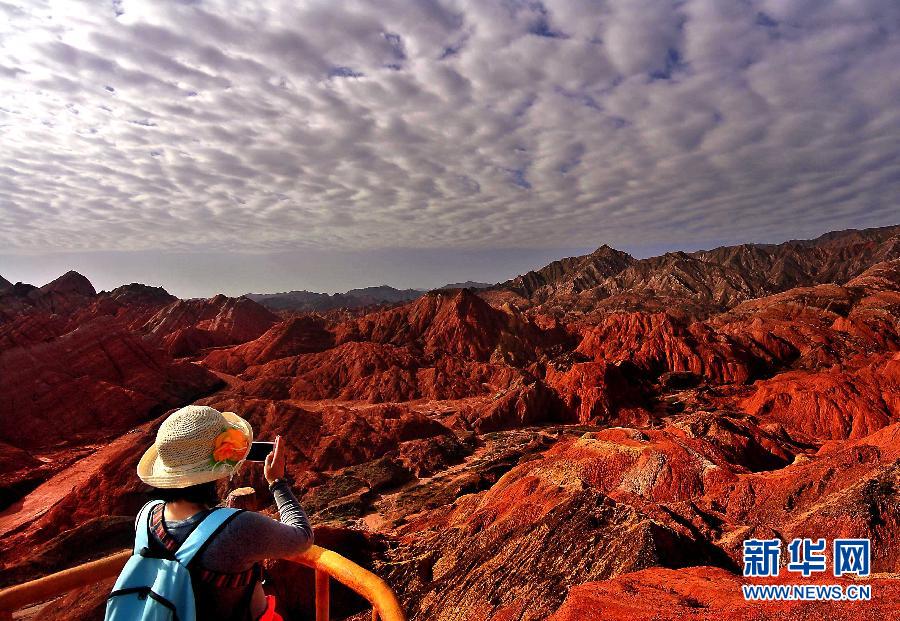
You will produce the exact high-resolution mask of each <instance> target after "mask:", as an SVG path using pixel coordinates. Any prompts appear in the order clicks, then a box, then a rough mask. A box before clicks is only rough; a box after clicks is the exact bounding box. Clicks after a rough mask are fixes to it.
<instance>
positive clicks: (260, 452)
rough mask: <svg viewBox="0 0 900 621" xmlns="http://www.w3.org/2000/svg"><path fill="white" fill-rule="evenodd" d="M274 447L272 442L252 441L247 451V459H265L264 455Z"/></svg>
mask: <svg viewBox="0 0 900 621" xmlns="http://www.w3.org/2000/svg"><path fill="white" fill-rule="evenodd" d="M274 449H275V443H274V442H253V443H252V444H251V445H250V452H249V453H247V461H266V456H267V455H268V454H269V453H271V452H272V451H273V450H274Z"/></svg>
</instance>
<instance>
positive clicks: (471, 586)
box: [0, 227, 900, 621]
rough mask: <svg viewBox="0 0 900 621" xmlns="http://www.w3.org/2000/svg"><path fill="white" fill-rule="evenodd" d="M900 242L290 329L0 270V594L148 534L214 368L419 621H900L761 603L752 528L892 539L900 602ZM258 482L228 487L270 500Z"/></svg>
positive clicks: (661, 264) (510, 290) (656, 261)
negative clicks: (178, 412)
mask: <svg viewBox="0 0 900 621" xmlns="http://www.w3.org/2000/svg"><path fill="white" fill-rule="evenodd" d="M897 232H898V229H897V228H896V227H894V228H890V229H879V230H870V231H860V232H841V233H839V234H833V235H826V236H823V237H821V238H819V239H818V240H813V241H810V242H788V243H786V244H780V245H778V246H759V245H745V246H737V247H731V248H719V249H715V250H710V251H703V252H697V253H689V254H688V253H671V254H669V255H665V256H663V257H657V258H653V259H642V260H635V259H632V258H631V257H628V256H627V255H624V253H618V252H616V251H613V250H611V249H609V248H601V249H598V251H597V252H595V253H593V254H592V255H589V256H588V257H576V258H573V259H566V260H562V261H560V262H558V263H555V264H552V265H551V266H548V267H547V268H545V269H544V270H539V271H537V272H534V273H530V274H527V275H525V276H523V277H520V278H518V279H514V281H512V282H511V283H506V284H505V285H503V286H500V287H495V288H494V289H492V290H489V291H483V292H480V293H479V294H478V295H475V294H473V293H472V292H471V291H438V292H434V293H431V294H428V295H426V296H423V297H422V298H421V299H418V300H415V301H413V302H410V303H408V304H404V305H402V306H398V307H395V308H392V309H389V310H384V309H382V310H379V311H375V312H366V311H363V310H354V311H352V312H350V311H346V310H336V311H333V312H331V313H329V314H328V315H327V316H325V317H314V316H310V315H304V316H296V317H294V318H291V319H287V320H285V319H281V318H278V317H276V316H274V315H272V314H271V313H269V312H268V311H265V309H260V307H258V305H255V304H254V303H252V302H250V301H249V300H242V299H238V300H234V299H229V298H225V297H224V296H218V297H216V298H213V299H211V300H189V301H177V300H173V299H172V298H171V297H170V296H168V294H166V293H165V292H164V291H162V290H159V289H153V288H146V287H142V286H139V285H129V286H126V287H122V288H119V289H116V290H114V291H112V292H109V293H106V292H101V293H100V294H95V293H94V292H93V288H92V287H91V288H89V284H88V285H85V281H83V279H81V278H80V277H78V276H76V275H67V276H66V277H64V278H62V279H59V280H58V281H56V282H55V283H51V285H52V286H50V285H48V286H47V287H44V288H42V289H36V288H33V287H28V286H25V285H21V284H20V285H16V286H13V287H12V288H10V287H3V286H2V283H0V440H2V442H0V494H2V496H0V501H2V502H3V504H7V505H9V506H8V507H7V508H6V510H4V511H3V512H2V513H0V563H2V564H4V565H5V566H6V569H5V573H4V574H3V576H0V580H6V581H7V582H14V581H16V580H21V579H25V578H27V577H33V576H35V575H40V574H43V573H47V572H49V571H52V570H54V569H57V568H59V567H60V566H62V565H65V564H71V563H76V562H81V561H82V560H84V559H85V558H86V556H87V555H89V554H92V553H102V552H103V551H106V550H107V549H110V548H112V547H118V546H123V545H125V544H126V543H127V540H128V538H129V537H130V526H131V520H132V518H133V513H134V511H136V509H137V507H138V506H139V505H140V503H141V501H142V500H143V499H144V497H143V494H144V491H145V490H144V488H143V487H142V486H140V485H139V483H138V482H137V479H136V478H135V477H134V466H135V462H136V460H137V458H138V457H139V455H140V453H141V451H142V450H143V448H144V447H145V446H146V445H147V444H149V442H150V441H151V439H152V435H153V431H154V430H155V425H156V424H158V422H159V420H160V419H159V418H157V419H156V420H154V421H153V422H152V423H146V421H148V420H149V419H151V418H153V417H157V416H161V415H162V414H164V412H165V409H166V408H173V407H176V406H180V405H184V404H185V403H187V402H189V401H191V400H192V399H195V398H198V397H200V396H201V394H200V393H203V391H204V390H206V391H208V390H210V388H211V387H212V384H211V382H213V381H215V379H214V376H213V375H212V374H211V373H210V372H208V371H207V369H212V370H213V371H214V372H215V374H216V375H218V376H219V377H221V378H222V379H223V380H224V381H225V383H224V384H221V390H218V391H217V392H214V393H212V394H209V393H203V394H204V395H205V396H203V397H202V398H201V399H200V402H201V403H205V404H209V405H213V406H214V407H217V408H219V409H221V410H230V411H235V412H238V413H240V414H241V415H242V416H245V417H247V418H248V419H249V420H250V421H251V423H252V424H253V426H254V429H255V431H256V436H257V438H260V439H269V438H272V437H274V436H275V435H282V436H283V438H284V439H285V442H286V444H287V447H288V449H289V466H288V471H289V472H290V473H291V474H292V475H293V476H294V478H295V479H296V481H297V484H296V491H297V492H298V495H300V497H302V499H303V503H304V506H306V507H307V509H308V510H309V511H310V514H311V515H312V517H313V521H314V524H315V526H316V527H317V529H322V532H326V531H325V525H326V524H327V525H328V526H329V527H339V528H338V530H334V531H331V532H335V533H338V532H339V533H342V534H341V535H340V537H337V538H336V539H334V540H333V544H334V545H337V546H340V545H344V544H346V543H347V542H348V541H350V540H351V539H352V538H355V539H352V540H353V541H354V542H355V543H354V546H355V547H354V548H353V549H354V550H356V551H357V552H359V557H358V560H359V561H360V562H363V563H365V564H368V565H370V566H371V567H372V568H373V569H374V570H375V571H376V572H377V573H379V574H380V575H382V576H384V577H385V578H386V579H387V580H388V582H389V583H390V585H391V586H392V587H393V588H394V589H395V590H396V591H397V593H398V594H399V596H400V598H401V600H402V602H403V603H404V606H405V607H406V609H407V612H408V613H409V614H410V618H411V620H415V619H429V620H437V621H442V620H445V621H450V620H453V621H463V620H464V621H511V620H513V619H516V620H518V621H531V620H537V619H547V618H553V619H557V620H559V621H562V620H563V619H582V618H600V617H602V618H612V619H616V618H622V619H624V618H631V617H632V616H641V617H648V618H673V619H676V618H700V619H704V618H705V619H713V618H716V619H718V618H722V617H727V616H729V615H731V616H735V617H736V618H746V619H751V618H757V617H755V616H754V615H755V614H757V613H758V616H759V617H760V618H766V616H767V615H768V617H769V618H782V617H787V616H790V617H791V618H801V619H802V618H810V619H811V618H813V617H814V616H815V617H821V618H831V617H834V618H849V615H850V613H852V612H854V611H863V610H865V611H867V612H868V611H870V612H871V614H872V618H890V614H891V613H892V612H893V610H894V609H893V608H891V605H892V604H893V600H890V599H884V600H878V601H876V602H875V603H874V604H872V605H871V606H870V607H868V608H853V609H851V608H850V607H848V606H842V605H831V604H828V605H826V604H821V605H820V604H810V603H804V604H800V603H797V604H778V605H775V604H772V605H769V604H765V605H762V604H761V605H758V606H757V605H753V606H750V605H745V604H744V603H743V598H742V597H741V595H740V590H739V588H740V585H741V584H742V582H743V580H742V579H741V578H738V577H737V574H739V573H740V563H741V543H742V541H743V540H744V539H746V538H749V537H754V536H762V537H779V538H781V539H782V540H784V541H787V540H789V539H791V538H793V537H813V538H818V537H827V538H829V539H833V538H834V537H835V536H850V537H869V538H871V539H872V541H873V546H874V547H873V551H874V557H873V564H874V565H873V566H874V569H875V571H877V572H881V574H882V575H881V576H880V577H878V578H874V579H873V581H872V582H873V584H874V585H875V586H876V598H877V597H878V595H877V594H879V593H884V594H886V596H887V597H893V596H895V595H897V594H900V591H898V587H897V581H896V579H894V578H891V577H889V574H896V573H898V572H900V553H898V552H897V550H900V508H898V505H897V502H896V491H897V490H898V489H900V466H898V464H900V416H898V413H900V353H898V350H900V259H898V258H897V256H898V252H900V238H898V236H897ZM488 302H490V303H488ZM648 309H652V310H653V311H654V312H647V311H648ZM613 311H615V312H613ZM160 346H164V347H165V348H167V349H168V351H169V352H171V353H174V354H176V355H179V356H180V355H185V356H196V357H197V359H198V361H202V362H198V363H189V362H187V361H173V360H172V358H171V353H165V352H162V351H160ZM132 427H138V430H137V431H136V432H135V433H126V434H124V435H122V432H124V431H126V430H128V429H130V428H132ZM98 429H99V430H102V433H101V432H99V431H98ZM116 436H118V438H116ZM35 438H38V439H39V442H38V443H36V444H29V443H30V442H37V441H36V440H35ZM110 440H111V441H110ZM51 444H53V445H54V446H49V445H51ZM56 444H60V445H62V444H64V446H55V445H56ZM100 444H102V446H101V445H100ZM32 446H34V447H37V448H29V447H32ZM23 447H25V448H29V450H22V449H23ZM261 470H262V469H261V467H260V466H259V465H258V464H247V465H246V466H245V467H244V469H243V470H242V471H241V472H240V473H239V474H238V476H236V477H235V479H234V480H233V481H232V482H231V483H232V485H234V486H249V487H253V488H255V489H256V490H257V492H256V493H255V494H254V498H255V500H254V502H255V503H256V502H258V503H259V506H260V507H262V508H263V510H271V509H272V507H271V506H270V505H269V504H268V503H270V497H269V495H268V492H267V491H266V489H265V483H264V481H263V479H262V472H261ZM226 485H227V484H226V483H224V482H223V484H222V490H223V491H224V490H225V487H226ZM254 506H255V505H254ZM98 513H99V514H100V516H99V517H98ZM348 533H349V534H348ZM92 537H93V538H92ZM72 541H80V542H82V543H83V544H84V545H83V546H81V547H79V546H71V545H69V544H70V543H71V542H72ZM360 551H362V552H360ZM11 566H15V567H11ZM272 571H273V575H274V576H275V577H274V580H273V584H275V585H276V588H283V585H288V584H293V583H292V582H291V581H292V580H295V579H304V580H305V579H307V578H308V576H305V575H304V574H302V572H300V573H297V571H296V570H295V569H293V568H291V567H285V566H284V565H283V564H277V565H273V567H272ZM304 576H305V577H304ZM791 578H794V576H793V575H791ZM660 581H665V582H666V584H667V585H668V586H667V587H666V588H662V587H660V586H659V582H660ZM829 581H831V579H829ZM277 585H282V586H277ZM105 588H107V587H106V586H105V585H104V586H103V588H93V589H88V590H86V591H84V592H83V593H82V596H83V597H82V598H81V599H79V598H78V597H76V596H69V599H67V600H66V601H67V602H69V601H71V602H80V603H79V604H78V606H76V607H75V608H72V609H67V610H66V612H70V611H76V612H77V614H79V615H82V613H83V615H82V616H83V617H85V616H87V615H90V614H93V613H92V611H93V612H94V613H95V612H96V611H97V610H99V607H100V606H102V599H103V596H104V595H105V593H104V589H105ZM279 593H281V594H282V595H283V596H284V601H285V602H289V604H290V608H289V609H290V610H291V611H294V612H297V613H298V614H301V613H303V611H308V609H309V602H308V600H306V599H303V598H298V597H296V596H294V595H292V594H290V593H288V592H286V591H285V592H284V593H282V592H281V591H279ZM341 601H342V604H343V605H344V606H345V608H344V609H342V614H343V613H344V612H346V613H347V614H353V613H356V612H360V611H362V609H363V605H362V603H360V602H357V601H355V600H351V599H349V598H348V599H346V600H341ZM597 607H599V611H600V612H597V610H598V608H597ZM592 615H594V616H592ZM598 615H599V616H598ZM859 616H860V618H865V616H864V615H863V613H862V612H860V614H859ZM51 618H52V617H51Z"/></svg>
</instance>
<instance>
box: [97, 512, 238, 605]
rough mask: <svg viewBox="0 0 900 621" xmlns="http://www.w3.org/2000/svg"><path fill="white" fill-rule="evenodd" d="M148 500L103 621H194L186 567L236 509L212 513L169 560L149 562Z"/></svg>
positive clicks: (188, 575)
mask: <svg viewBox="0 0 900 621" xmlns="http://www.w3.org/2000/svg"><path fill="white" fill-rule="evenodd" d="M162 502H163V501H162V500H154V501H151V502H149V503H147V504H146V505H144V508H143V509H141V512H140V514H139V517H138V528H137V532H136V534H135V538H134V554H132V556H131V558H130V559H128V562H127V563H125V567H124V569H122V573H120V574H119V578H118V580H116V584H115V586H114V587H113V590H112V593H110V594H109V597H108V599H107V601H106V616H105V617H104V619H105V621H196V616H197V613H196V610H195V605H194V589H193V586H192V585H191V574H190V573H189V571H188V563H190V562H191V559H193V558H194V557H195V556H196V555H197V553H198V552H200V550H202V549H203V548H204V547H205V544H206V542H207V541H208V540H209V539H210V538H211V537H212V536H213V535H215V534H216V533H217V532H218V531H219V529H220V528H221V527H222V526H224V525H225V524H226V522H228V520H229V519H230V518H231V517H232V516H233V515H234V514H236V513H240V510H238V509H226V508H219V509H216V510H214V511H212V512H211V513H210V514H209V515H207V516H206V518H204V519H203V521H202V522H200V524H199V525H197V527H196V528H195V529H194V530H193V532H191V534H190V535H189V536H188V538H187V539H186V540H185V541H184V543H183V544H181V547H180V548H178V550H177V551H176V552H175V555H174V556H175V558H174V559H172V558H171V557H159V556H154V555H153V553H152V551H151V549H150V540H149V534H148V532H147V529H148V522H149V517H150V512H151V511H152V510H153V508H154V507H156V506H157V505H159V504H160V503H162Z"/></svg>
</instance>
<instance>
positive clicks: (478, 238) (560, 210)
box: [0, 0, 900, 253]
mask: <svg viewBox="0 0 900 621" xmlns="http://www.w3.org/2000/svg"><path fill="white" fill-rule="evenodd" d="M898 67H900V3H898V2H897V1H896V0H840V1H827V0H679V1H675V2H672V1H669V2H667V1H664V0H617V1H613V0H606V1H596V2H595V1H589V0H566V1H562V0H560V1H554V2H550V1H547V2H533V1H527V2H526V1H517V0H503V1H491V0H472V1H454V0H446V1H444V0H407V1H404V2H400V1H394V0H377V1H375V0H373V1H372V2H361V1H341V2H334V1H331V0H328V1H320V2H297V1H294V0H290V1H284V2H281V1H266V2H262V1H253V2H237V1H235V0H193V1H192V0H181V1H177V2H176V1H162V0H153V1H145V2H137V1H132V0H114V1H106V2H103V1H101V0H87V1H83V2H78V1H66V2H64V1H45V2H40V1H35V2H28V3H17V2H11V1H10V0H0V135H2V142H0V243H2V245H3V246H4V247H5V248H6V250H7V251H14V252H22V253H27V252H32V251H36V250H37V251H47V250H66V251H81V250H93V249H102V250H129V249H145V250H146V249H156V250H159V249H172V250H189V249H195V248H198V247H202V248H205V249H213V250H219V251H220V250H226V249H238V250H243V251H261V252H265V251H269V250H274V249H281V248H284V247H292V248H313V249H314V248H326V247H327V248H330V249H341V248H346V249H350V248H362V249H366V248H369V249H377V248H385V247H408V248H415V247H418V248H423V247H437V246H441V247H460V248H491V247H553V246H567V247H574V246H579V245H583V246H592V245H596V244H598V243H600V242H601V241H608V242H610V243H613V244H618V245H620V246H626V247H627V246H628V245H634V244H637V243H644V244H654V243H656V244H670V245H677V244H679V243H690V242H691V241H698V240H746V239H772V238H784V237H786V236H787V235H788V234H797V235H800V234H804V233H808V234H811V233H817V232H820V231H822V230H825V229H828V228H840V227H845V226H847V227H849V226H864V225H878V224H887V223H890V222H893V221H896V220H897V217H896V216H897V205H896V201H895V197H896V196H897V195H898V189H900V188H898V186H900V165H898V164H900V104H898V102H900V75H898Z"/></svg>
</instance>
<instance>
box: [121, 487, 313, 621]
mask: <svg viewBox="0 0 900 621" xmlns="http://www.w3.org/2000/svg"><path fill="white" fill-rule="evenodd" d="M272 492H273V494H274V496H275V503H276V505H277V506H278V513H279V515H280V516H281V521H280V522H279V521H277V520H273V519H272V518H270V517H267V516H265V515H262V514H261V513H256V512H253V511H244V512H243V513H241V514H239V515H238V516H237V517H235V518H234V519H233V520H231V521H230V522H229V523H228V524H227V525H226V526H225V527H224V528H223V529H222V530H221V531H220V532H219V533H218V534H217V535H216V536H215V538H214V539H213V540H212V541H211V542H210V544H209V545H208V546H206V549H205V550H203V551H202V552H201V554H200V556H199V557H197V559H196V560H195V562H197V563H199V564H200V566H202V567H203V568H205V569H207V570H209V571H214V572H221V573H229V574H233V573H240V572H242V571H245V570H247V569H249V568H250V567H252V566H253V564H254V563H256V562H258V561H262V560H263V559H267V558H272V559H278V558H287V557H289V556H293V555H295V554H299V553H300V552H303V551H304V550H306V549H307V548H308V547H309V546H311V545H312V543H313V530H312V526H310V524H309V518H308V517H307V516H306V513H305V512H304V511H303V508H302V507H301V506H300V503H299V502H298V501H297V498H296V497H295V496H294V493H293V492H292V491H291V488H290V486H289V485H288V483H287V482H285V481H284V480H282V481H279V482H278V483H277V484H276V485H275V487H274V488H273V490H272ZM209 512H210V510H209V509H207V510H204V511H200V512H199V513H195V514H194V515H192V516H191V517H189V518H187V519H185V520H173V521H170V520H166V522H165V527H166V530H167V531H168V532H169V534H170V535H172V537H173V538H174V539H175V540H176V541H178V543H179V544H180V543H184V540H185V539H187V537H188V535H190V533H191V531H192V530H193V529H194V528H195V527H196V526H197V524H199V523H200V522H201V521H202V520H203V518H204V517H206V516H207V515H208V514H209ZM137 526H138V525H137V524H135V527H136V528H137ZM145 527H146V525H145ZM151 538H153V539H156V536H155V535H154V534H153V533H152V532H151ZM157 541H158V540H157ZM246 593H247V590H246V588H238V589H226V588H222V589H219V590H218V591H217V592H216V594H215V598H205V597H202V592H198V591H197V589H195V594H196V595H197V620H198V621H202V620H204V619H215V620H216V621H225V620H227V619H232V618H234V619H247V618H252V619H256V618H258V617H259V616H260V615H261V614H262V613H263V612H264V610H265V595H264V593H263V590H262V587H261V586H260V585H257V588H256V592H255V593H254V595H253V603H252V605H251V607H250V608H251V611H252V616H250V617H248V616H247V615H246V614H243V615H235V616H232V614H233V612H235V611H236V607H237V606H240V604H241V603H242V602H244V601H246V600H245V599H243V598H244V597H245V595H246Z"/></svg>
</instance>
